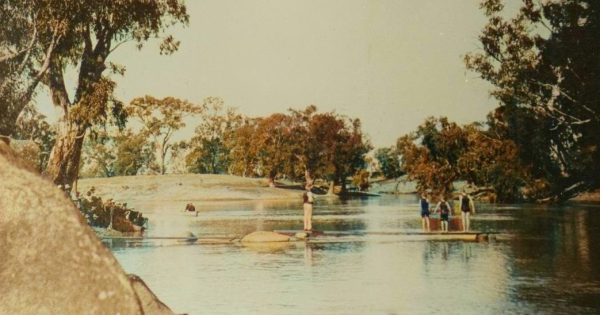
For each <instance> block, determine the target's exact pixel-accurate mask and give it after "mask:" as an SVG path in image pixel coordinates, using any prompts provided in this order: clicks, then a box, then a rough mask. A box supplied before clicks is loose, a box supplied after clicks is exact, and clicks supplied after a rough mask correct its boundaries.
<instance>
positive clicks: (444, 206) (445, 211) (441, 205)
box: [435, 195, 452, 232]
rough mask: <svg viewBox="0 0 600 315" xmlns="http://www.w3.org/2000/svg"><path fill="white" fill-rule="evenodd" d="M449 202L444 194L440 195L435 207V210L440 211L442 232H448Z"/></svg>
mask: <svg viewBox="0 0 600 315" xmlns="http://www.w3.org/2000/svg"><path fill="white" fill-rule="evenodd" d="M450 209H452V208H450V204H448V202H447V201H446V199H445V198H444V196H443V195H442V196H440V202H438V204H437V206H436V207H435V212H436V213H437V212H438V211H439V212H440V222H441V223H442V232H448V220H449V218H450Z"/></svg>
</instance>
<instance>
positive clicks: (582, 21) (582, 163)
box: [465, 0, 600, 201]
mask: <svg viewBox="0 0 600 315" xmlns="http://www.w3.org/2000/svg"><path fill="white" fill-rule="evenodd" d="M502 2H503V1H500V0H493V1H492V0H486V1H482V4H481V7H482V9H483V10H484V12H485V15H486V17H487V18H488V24H487V25H486V26H485V27H484V29H483V30H482V33H481V35H480V41H481V44H482V48H483V49H482V50H481V51H477V52H473V53H470V54H468V55H467V56H466V58H465V62H466V65H467V68H468V69H470V70H473V71H475V72H477V73H479V74H480V75H481V77H482V78H483V79H485V80H487V81H489V82H490V83H492V84H493V85H494V90H493V91H492V95H493V96H494V97H495V98H496V99H498V101H499V102H500V107H499V108H498V109H497V110H496V111H495V112H494V113H492V115H491V116H490V125H491V129H492V132H494V133H495V134H497V135H498V136H499V137H505V138H506V139H509V140H512V141H514V143H515V144H516V145H517V147H518V152H519V158H520V161H521V163H523V164H524V165H525V166H526V167H527V170H528V171H530V176H529V180H528V187H529V189H528V190H529V191H531V192H535V194H534V195H535V198H536V199H546V200H556V201H560V200H565V199H568V198H570V197H572V196H574V195H576V194H577V193H579V192H581V191H585V190H588V189H593V188H596V187H599V186H600V180H599V178H600V166H599V164H598V163H597V161H598V159H599V158H600V146H599V145H600V136H599V135H600V115H599V114H600V103H599V102H598V99H600V77H598V75H597V73H599V72H600V61H599V59H598V56H597V54H598V51H600V42H599V41H598V38H599V37H600V3H599V2H598V1H586V0H577V1H576V0H566V1H543V2H534V1H531V0H527V1H523V4H522V5H521V7H520V9H519V11H518V12H517V13H516V15H515V16H514V17H513V18H506V17H505V16H506V13H505V12H504V11H503V5H502Z"/></svg>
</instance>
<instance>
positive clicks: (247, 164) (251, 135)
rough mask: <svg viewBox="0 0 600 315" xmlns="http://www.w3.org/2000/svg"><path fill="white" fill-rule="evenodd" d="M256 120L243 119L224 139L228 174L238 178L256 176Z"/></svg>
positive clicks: (257, 149)
mask: <svg viewBox="0 0 600 315" xmlns="http://www.w3.org/2000/svg"><path fill="white" fill-rule="evenodd" d="M257 129H258V120H257V119H248V118H244V119H243V120H242V123H241V124H240V125H239V126H238V127H237V128H235V129H232V130H231V131H230V133H229V134H228V136H226V137H225V146H226V147H227V150H228V151H229V158H228V159H229V161H230V164H229V172H230V173H231V174H235V175H240V176H244V177H246V176H258V173H259V171H258V163H259V161H258V151H259V148H258V147H257V146H256V145H255V142H256V141H255V137H256V135H257V132H258V131H257Z"/></svg>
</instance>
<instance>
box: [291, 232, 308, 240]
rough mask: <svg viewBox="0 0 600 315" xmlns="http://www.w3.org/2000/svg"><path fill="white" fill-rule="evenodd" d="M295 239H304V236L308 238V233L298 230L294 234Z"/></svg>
mask: <svg viewBox="0 0 600 315" xmlns="http://www.w3.org/2000/svg"><path fill="white" fill-rule="evenodd" d="M294 236H295V237H296V238H297V239H299V240H304V239H306V238H308V233H306V232H298V233H296V235H294Z"/></svg>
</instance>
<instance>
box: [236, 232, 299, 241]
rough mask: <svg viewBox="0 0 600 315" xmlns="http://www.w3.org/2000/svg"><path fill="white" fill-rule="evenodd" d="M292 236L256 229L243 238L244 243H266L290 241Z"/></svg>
mask: <svg viewBox="0 0 600 315" xmlns="http://www.w3.org/2000/svg"><path fill="white" fill-rule="evenodd" d="M289 240H290V237H289V236H287V235H283V234H279V233H275V232H269V231H256V232H252V233H250V234H248V235H246V236H244V237H243V238H242V240H241V242H242V243H266V242H288V241H289Z"/></svg>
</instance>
